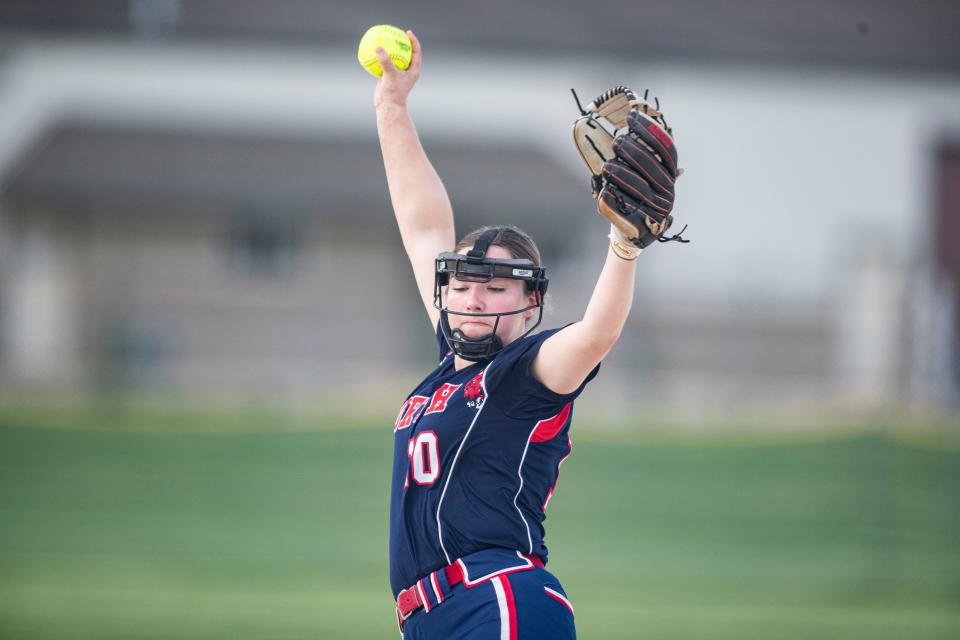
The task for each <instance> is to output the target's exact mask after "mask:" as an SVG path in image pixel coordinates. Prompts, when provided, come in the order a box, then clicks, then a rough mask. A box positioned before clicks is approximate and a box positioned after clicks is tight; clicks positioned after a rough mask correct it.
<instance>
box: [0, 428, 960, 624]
mask: <svg viewBox="0 0 960 640" xmlns="http://www.w3.org/2000/svg"><path fill="white" fill-rule="evenodd" d="M0 422H2V421H0ZM64 426H66V427H69V426H70V425H64ZM575 431H576V427H575ZM390 446H391V434H390V431H389V429H383V430H379V429H373V428H355V429H349V430H348V429H328V430H319V431H292V432H282V433H269V432H241V433H237V432H232V433H231V432H221V433H192V432H190V431H189V430H188V429H177V430H176V432H173V433H164V432H163V431H161V430H151V431H148V432H136V431H133V430H127V431H123V430H105V431H100V430H96V429H90V428H83V429H78V428H75V427H74V428H65V429H51V428H39V427H23V426H18V424H16V422H15V421H14V422H10V421H9V420H8V423H7V424H0V638H18V639H21V638H22V639H28V638H97V639H105V638H164V639H171V638H230V639H237V638H272V639H275V638H306V637H314V638H395V637H398V636H397V635H396V625H395V623H394V619H393V613H392V602H391V600H390V594H389V588H388V583H387V511H388V499H389V480H390V460H391V458H390ZM958 488H960V453H958V452H957V451H955V450H947V449H945V448H942V447H939V446H925V447H920V446H916V445H912V444H908V443H903V442H900V441H895V440H892V439H888V438H886V437H884V436H883V435H881V434H860V435H856V436H845V437H842V438H836V439H829V438H828V439H823V440H820V441H816V442H784V443H779V444H778V443H771V442H764V443H760V444H756V443H754V444H751V443H749V442H743V441H742V440H740V441H737V442H736V443H724V442H723V440H722V439H716V438H712V439H711V440H710V441H709V442H704V441H693V440H690V439H687V440H683V441H675V442H667V441H658V442H655V443H651V442H644V441H641V440H640V439H638V440H637V441H635V442H632V441H630V439H629V438H623V437H620V438H619V439H618V441H617V442H616V443H611V442H604V441H603V440H602V439H600V438H597V437H591V438H582V439H578V438H577V436H576V434H575V435H574V450H573V456H572V457H571V458H570V459H569V460H567V462H565V463H564V465H563V471H562V476H561V480H560V484H559V487H558V490H557V494H556V496H555V497H554V499H553V501H552V502H551V503H550V508H549V517H548V519H547V543H548V545H549V547H550V549H551V561H550V568H551V570H552V571H553V572H554V573H556V574H557V575H558V577H559V578H560V579H561V581H562V582H563V584H564V587H565V588H566V590H567V592H568V594H569V595H570V598H571V600H572V602H573V604H574V607H575V608H576V617H577V627H578V632H579V635H580V637H582V638H678V639H685V638H720V639H723V638H731V639H732V638H738V639H740V638H771V637H776V638H804V639H811V638H831V639H832V638H839V637H843V638H869V639H870V640H882V639H885V638H890V639H894V638H897V639H899V638H904V637H910V638H912V639H913V640H916V639H918V638H951V639H952V638H957V637H960V499H958V497H957V495H958Z"/></svg>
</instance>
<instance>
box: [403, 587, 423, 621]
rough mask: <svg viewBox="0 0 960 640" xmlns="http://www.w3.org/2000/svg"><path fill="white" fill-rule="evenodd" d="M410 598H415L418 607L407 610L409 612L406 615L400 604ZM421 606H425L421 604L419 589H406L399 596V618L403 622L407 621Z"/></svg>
mask: <svg viewBox="0 0 960 640" xmlns="http://www.w3.org/2000/svg"><path fill="white" fill-rule="evenodd" d="M410 596H412V597H413V601H414V603H416V606H414V607H409V608H408V609H407V612H406V613H404V612H403V611H401V610H400V603H401V602H402V601H403V600H405V599H406V598H409V597H410ZM421 606H423V605H422V604H421V603H420V594H418V593H417V588H416V587H415V586H414V587H410V588H409V589H404V590H403V591H401V592H400V595H398V596H397V616H398V617H399V618H400V620H401V621H406V619H407V618H409V617H410V616H412V615H413V612H414V611H416V610H417V609H419V608H420V607H421Z"/></svg>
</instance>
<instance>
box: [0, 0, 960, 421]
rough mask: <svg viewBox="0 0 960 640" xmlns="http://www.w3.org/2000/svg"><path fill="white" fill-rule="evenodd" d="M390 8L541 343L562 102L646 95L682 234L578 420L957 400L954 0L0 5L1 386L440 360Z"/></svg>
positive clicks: (559, 220) (201, 397)
mask: <svg viewBox="0 0 960 640" xmlns="http://www.w3.org/2000/svg"><path fill="white" fill-rule="evenodd" d="M774 5H775V6H776V11H772V10H771V7H772V6H774ZM625 7H629V10H628V11H627V10H626V9H625ZM377 23H393V24H396V25H398V26H401V27H404V28H407V27H409V28H412V29H414V30H415V32H416V33H417V34H418V35H419V37H420V38H421V40H422V42H423V45H424V49H425V51H424V58H425V63H424V70H423V76H422V79H421V81H420V84H419V86H418V87H417V89H416V90H415V92H414V95H413V97H412V99H411V112H412V114H413V117H414V120H415V121H416V123H417V126H418V129H419V131H420V133H421V136H422V137H423V139H424V143H425V146H426V148H427V152H428V154H429V155H430V157H431V159H432V160H433V162H434V164H435V166H436V167H437V169H438V172H439V173H440V176H441V178H442V179H443V180H444V182H445V184H446V186H447V188H448V190H449V192H450V194H451V198H452V201H453V204H454V209H455V213H456V216H457V222H458V231H459V232H460V233H461V234H462V233H465V232H466V231H468V230H469V228H471V227H472V226H475V225H479V224H485V223H514V224H518V225H519V226H521V227H523V228H525V229H526V230H528V231H529V232H531V233H532V234H533V236H534V237H535V238H537V239H538V241H539V242H540V244H541V249H542V252H543V254H544V257H545V261H546V263H547V264H548V267H549V270H550V275H551V294H552V295H551V309H550V312H549V314H548V317H547V320H546V324H547V325H548V326H551V325H557V324H561V323H566V322H569V321H573V320H576V319H578V317H579V314H580V313H581V312H582V310H583V308H584V306H585V304H586V302H587V300H588V298H589V295H590V292H591V289H592V286H593V283H594V282H595V279H596V276H597V274H598V273H599V269H600V267H601V265H602V260H603V256H604V255H605V248H604V247H605V243H606V238H605V236H606V228H605V225H604V224H603V222H602V220H601V219H600V218H599V217H598V216H596V214H595V213H594V204H593V202H592V200H591V199H590V196H589V189H588V179H587V175H586V170H585V168H584V167H583V166H582V163H581V162H580V160H579V157H578V156H577V154H576V151H575V150H574V148H573V145H572V143H571V140H570V134H569V127H570V124H571V122H572V121H573V119H574V118H575V116H576V115H577V111H576V107H575V104H574V102H573V99H572V97H571V95H570V92H569V89H570V88H571V87H573V88H576V89H577V91H578V93H579V94H580V96H581V98H582V99H584V100H585V101H586V100H589V99H590V98H592V97H593V96H594V95H596V94H598V93H599V92H601V91H603V90H605V89H607V88H609V87H610V86H612V85H615V84H627V85H630V86H632V87H634V88H638V89H641V90H642V89H645V88H650V89H651V90H652V91H653V92H654V93H655V94H656V95H658V96H660V97H661V100H662V103H663V105H664V109H665V110H666V113H667V114H668V117H669V119H670V123H671V124H672V125H673V126H674V128H675V130H676V132H677V138H678V147H679V151H680V159H681V165H682V166H684V167H685V169H686V174H685V175H684V176H683V179H682V180H681V181H680V183H679V195H678V199H677V206H676V210H675V216H676V219H677V221H678V223H679V225H680V226H682V225H684V224H688V225H689V228H688V230H687V232H686V233H685V234H684V235H685V237H688V238H690V239H691V240H692V242H691V244H689V245H682V246H681V245H677V244H672V245H664V246H656V247H654V248H652V249H650V250H648V251H647V252H646V253H645V254H644V255H643V256H642V258H641V261H640V264H639V271H638V284H637V295H636V302H635V306H634V311H633V313H632V315H631V318H630V321H629V326H628V327H627V328H626V330H625V331H624V335H623V337H622V339H621V342H620V344H619V345H618V347H617V348H616V350H615V353H614V354H612V355H611V357H610V358H609V359H608V362H606V363H605V365H604V372H603V373H602V374H601V376H600V377H599V378H598V380H597V382H596V383H594V385H593V386H592V391H591V393H589V394H586V395H585V397H584V399H583V401H582V404H583V406H584V409H585V410H589V411H591V412H593V413H594V415H596V416H601V417H602V416H609V417H611V418H614V417H616V416H619V415H624V414H628V413H629V414H636V413H637V412H650V413H657V414H661V413H663V414H669V415H674V414H682V415H684V416H694V417H698V418H703V417H710V416H714V417H720V418H723V417H724V416H729V415H734V414H741V413H744V412H751V411H761V412H764V411H766V412H780V413H782V414H789V413H791V412H795V413H796V414H797V415H806V414H809V413H811V412H814V413H816V412H821V411H824V410H828V411H829V410H835V409H844V410H847V409H850V408H854V409H857V410H860V409H865V410H871V411H873V410H877V409H885V408H891V407H898V408H909V409H917V410H924V411H926V410H933V411H951V410H953V409H956V408H957V404H958V380H960V347H958V345H960V341H958V334H960V306H958V300H960V39H958V38H957V34H958V33H960V5H958V4H957V3H955V2H952V1H929V2H898V1H891V0H882V1H875V2H866V1H853V0H844V1H840V0H814V1H810V2H803V3H800V2H796V3H770V2H763V1H760V0H731V1H727V2H711V1H707V0H697V1H685V2H675V3H638V4H637V5H636V6H635V7H634V6H632V5H624V4H623V3H607V2H599V3H589V4H586V3H574V2H564V3H554V2H522V3H512V2H502V1H499V0H494V1H492V2H487V3H484V4H483V8H482V10H481V9H480V8H479V6H478V5H476V4H475V3H464V4H463V5H461V4H459V3H444V4H442V5H438V4H436V3H428V2H406V3H402V6H397V3H390V2H386V1H385V0H374V1H370V2H361V3H351V4H350V5H349V10H348V9H347V8H346V6H345V4H344V3H333V2H314V1H308V0H276V1H274V2H260V1H254V0H207V1H202V0H196V1H190V0H180V1H178V0H97V1H92V2H84V3H69V2H30V1H11V0H6V1H4V2H0V114H3V117H2V118H0V387H2V389H3V394H2V395H3V396H4V397H5V398H17V397H18V396H23V395H25V394H31V393H34V392H36V391H42V392H58V393H59V392H63V393H70V394H77V393H80V394H99V393H104V392H111V393H112V392H116V391H120V392H122V393H130V394H137V393H149V394H159V395H161V396H166V397H170V398H177V399H178V401H184V400H186V401H210V400H211V399H216V400H224V399H225V400H227V401H231V402H233V401H247V400H255V401H262V402H272V403H277V404H286V405H291V406H296V405H303V404H310V403H316V402H330V401H334V400H338V399H339V400H341V401H343V402H356V401H357V400H358V399H361V398H362V401H363V402H364V403H365V404H364V406H367V407H379V406H381V403H382V406H384V407H392V406H393V405H396V404H399V400H400V398H401V397H402V396H401V395H399V394H400V393H402V392H403V391H404V390H405V389H406V388H407V387H410V386H412V384H413V383H414V382H415V381H416V380H418V379H419V378H420V377H421V376H422V375H423V373H424V372H425V371H426V370H427V368H428V367H429V366H430V361H431V358H432V357H433V356H434V354H435V351H434V347H433V346H432V343H433V340H432V335H431V331H430V328H429V326H427V324H426V323H425V322H424V314H423V312H422V308H421V305H420V301H419V299H418V297H417V294H416V289H415V286H414V283H413V278H412V274H411V273H410V271H409V266H408V264H407V262H406V258H405V256H404V254H403V252H402V247H401V245H400V241H399V234H398V233H397V231H396V225H395V223H394V221H393V217H392V213H391V209H390V201H389V196H388V192H387V186H386V181H385V179H384V175H383V167H382V163H381V159H380V155H379V148H378V143H377V138H376V129H375V121H374V113H373V105H372V94H373V88H374V80H373V79H372V78H371V77H370V76H368V75H367V74H366V73H365V72H364V71H363V70H362V69H361V68H360V66H359V65H358V64H357V62H356V57H355V52H356V44H357V42H358V40H359V37H360V35H361V34H362V33H363V31H364V30H365V29H366V28H367V27H368V26H370V25H372V24H377ZM381 398H382V400H381Z"/></svg>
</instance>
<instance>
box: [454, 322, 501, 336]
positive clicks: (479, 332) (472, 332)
mask: <svg viewBox="0 0 960 640" xmlns="http://www.w3.org/2000/svg"><path fill="white" fill-rule="evenodd" d="M457 328H458V329H459V330H460V333H462V334H463V335H465V336H467V337H468V338H482V337H484V336H488V335H490V332H491V331H492V329H493V327H491V326H490V325H488V324H485V323H483V322H470V321H467V322H461V323H460V326H459V327H457Z"/></svg>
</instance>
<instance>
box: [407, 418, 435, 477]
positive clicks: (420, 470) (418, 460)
mask: <svg viewBox="0 0 960 640" xmlns="http://www.w3.org/2000/svg"><path fill="white" fill-rule="evenodd" d="M410 458H411V460H410V467H411V468H412V469H413V481H414V482H416V483H417V484H419V485H428V484H433V483H434V482H436V481H437V478H438V477H440V451H439V447H438V446H437V434H435V433H434V432H433V431H424V432H422V433H419V434H417V437H416V438H415V439H414V440H413V451H412V453H411V456H410Z"/></svg>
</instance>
